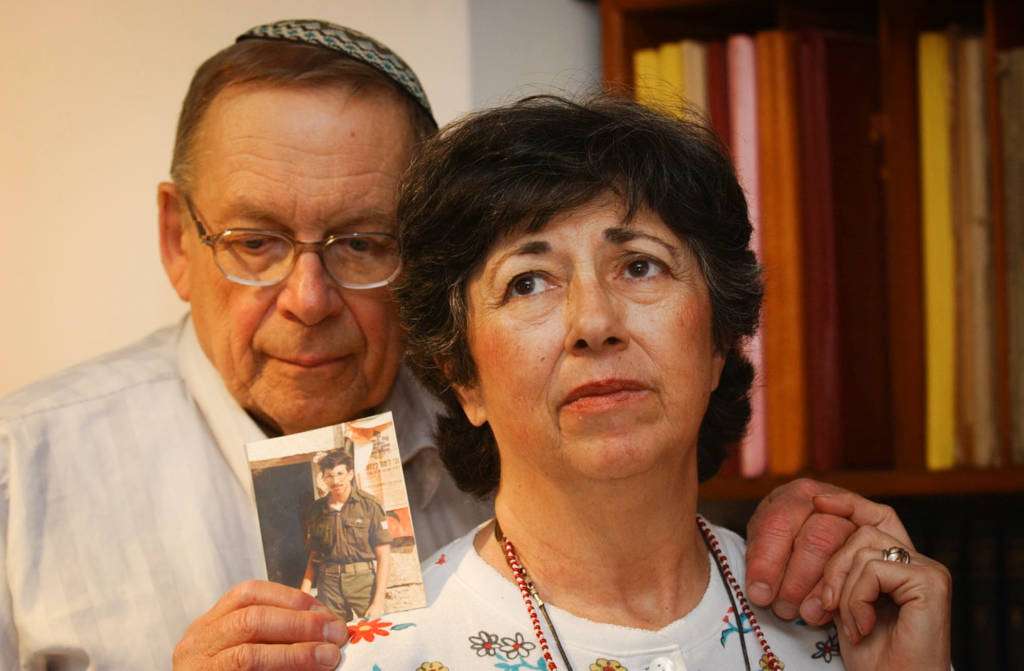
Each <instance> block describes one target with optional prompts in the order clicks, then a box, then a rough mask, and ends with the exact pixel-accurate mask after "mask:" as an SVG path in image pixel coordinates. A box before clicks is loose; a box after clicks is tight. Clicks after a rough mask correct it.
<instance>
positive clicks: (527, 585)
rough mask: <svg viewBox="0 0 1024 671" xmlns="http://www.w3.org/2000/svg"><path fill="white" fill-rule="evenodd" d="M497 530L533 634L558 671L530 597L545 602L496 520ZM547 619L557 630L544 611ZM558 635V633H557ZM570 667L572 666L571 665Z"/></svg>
mask: <svg viewBox="0 0 1024 671" xmlns="http://www.w3.org/2000/svg"><path fill="white" fill-rule="evenodd" d="M495 526H496V532H497V533H498V534H501V536H500V539H501V540H503V541H504V544H505V561H506V562H508V567H509V568H510V569H512V574H513V575H514V576H515V580H516V585H517V586H518V587H519V593H520V594H521V595H522V597H523V603H525V604H526V612H527V613H529V615H530V621H531V622H532V623H533V634H534V636H536V637H537V642H538V643H540V651H541V654H542V655H543V657H544V659H545V660H546V661H547V666H548V669H549V671H556V670H557V669H558V666H557V665H556V664H555V658H554V657H552V656H551V648H550V647H548V639H547V637H545V636H544V630H543V629H541V626H540V618H539V617H537V609H536V608H534V607H533V600H532V599H531V598H530V596H531V594H532V595H533V597H534V598H536V599H537V603H538V604H539V606H540V607H541V608H543V607H544V602H543V601H541V600H540V596H539V595H538V594H537V590H536V589H535V588H534V586H533V582H532V581H530V580H529V578H527V577H526V569H524V568H523V565H522V564H521V563H520V562H519V555H517V554H516V549H515V547H514V546H513V545H512V541H510V540H509V539H508V538H506V537H505V535H504V534H502V533H501V530H500V527H497V521H495ZM544 615H545V619H547V620H548V626H549V627H550V628H551V631H552V633H554V631H555V627H554V625H552V624H551V620H550V619H548V618H547V613H546V612H545V613H544ZM555 636H558V634H555ZM558 647H559V650H560V651H561V647H562V646H561V644H559V646H558ZM561 652H562V659H563V661H565V664H566V666H567V667H568V666H569V660H567V659H565V652H564V651H561ZM569 668H570V669H571V668H572V667H569Z"/></svg>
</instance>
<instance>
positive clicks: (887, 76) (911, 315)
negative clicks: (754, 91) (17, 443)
mask: <svg viewBox="0 0 1024 671" xmlns="http://www.w3.org/2000/svg"><path fill="white" fill-rule="evenodd" d="M600 12H601V25H602V46H603V52H602V58H603V67H604V76H605V78H606V80H607V81H608V82H609V87H610V89H611V90H614V91H629V90H630V88H631V86H632V83H633V72H632V53H633V52H634V51H635V50H636V49H639V48H645V47H654V46H657V45H658V44H660V43H662V42H665V41H668V40H678V39H682V38H695V39H705V40H711V39H723V38H725V37H728V36H729V35H731V34H735V33H754V32H756V31H759V30H764V29H771V28H782V29H785V30H800V29H802V28H827V29H837V30H843V31H849V32H855V33H862V34H870V35H873V36H874V37H875V38H876V40H877V44H878V50H879V59H880V63H881V70H880V71H881V81H880V82H879V83H878V84H879V87H880V92H881V110H880V115H879V117H880V118H879V122H878V131H879V134H880V136H881V146H882V154H883V163H882V166H881V171H882V176H883V181H884V187H883V188H884V212H885V223H884V230H885V242H886V249H887V254H886V262H885V267H886V269H887V272H888V278H887V290H886V295H885V299H884V300H885V301H886V303H887V310H888V315H889V318H888V322H887V326H886V336H887V353H888V357H887V362H888V372H887V376H888V388H887V389H880V390H879V393H884V394H886V395H887V396H888V398H889V411H890V421H889V425H888V427H887V429H886V430H887V435H886V445H887V448H888V450H889V453H890V454H891V456H892V469H891V470H885V471H839V472H830V473H806V474H805V475H808V476H810V477H814V478H817V479H821V480H826V481H829V482H833V483H835V484H837V485H841V486H844V487H847V488H850V489H853V490H855V491H858V492H861V493H863V494H866V495H869V496H874V497H892V496H916V495H933V494H985V493H1005V492H1021V491H1024V468H1022V467H1019V466H1004V467H1002V468H994V469H985V470H982V469H957V470H952V471H927V470H925V412H926V409H925V375H926V368H925V358H924V353H925V349H924V341H925V330H924V329H925V326H924V307H923V306H924V301H923V289H922V272H923V259H922V252H921V216H922V213H921V205H920V198H921V194H920V188H919V179H920V174H919V165H918V160H919V159H918V156H919V154H918V149H919V147H918V129H917V124H918V108H917V51H916V39H917V35H918V34H919V33H920V32H921V31H922V30H941V29H944V28H945V27H946V26H947V25H949V24H952V23H955V24H958V25H961V26H966V27H968V28H972V29H977V30H982V31H984V35H985V52H986V60H987V68H986V79H987V81H986V84H987V88H986V97H987V99H988V102H989V105H988V108H989V110H990V112H989V126H990V130H989V132H990V135H991V136H992V139H993V140H994V141H993V142H992V147H994V148H998V146H999V143H998V141H997V140H998V138H999V124H998V105H996V104H994V103H995V101H996V83H995V75H994V74H993V73H994V62H995V53H996V51H998V50H1001V49H1007V48H1011V47H1016V46H1021V45H1024V2H1020V0H939V1H926V0H833V1H830V2H827V3H823V2H819V1H817V0H600ZM992 153H993V155H992V156H990V159H989V160H990V166H991V174H992V178H993V181H1000V177H1001V174H1002V170H1001V164H1000V156H999V152H998V151H993V152H992ZM994 200H998V198H995V199H994ZM1000 206H1001V204H1000V203H998V202H994V207H995V208H999V207H1000ZM993 214H994V218H995V219H997V220H998V213H997V212H994V213H993ZM1001 235H1002V231H1001V230H1000V229H999V227H998V225H997V227H996V230H995V232H994V240H993V244H994V246H995V249H996V250H1001V249H1003V247H1004V244H1003V238H1002V237H1001ZM995 262H996V265H997V268H996V270H997V273H998V272H1000V270H1001V267H1000V266H1001V264H1003V255H1002V254H999V253H997V254H996V255H995ZM1005 300H1006V297H1005V291H1004V292H1002V294H1001V295H1000V293H999V292H998V291H997V296H996V301H997V314H999V315H1001V319H1002V321H997V324H996V328H997V332H998V333H999V334H1000V336H1001V340H1000V339H999V337H1000V336H997V343H996V346H997V350H998V352H999V364H1000V365H999V366H998V370H1001V371H1003V373H1002V377H1003V379H1002V380H1001V385H1002V386H1003V389H1002V392H1003V393H1001V394H1000V395H999V399H1000V403H1001V405H1000V417H999V419H1000V422H999V423H1000V429H1001V438H1002V443H1003V445H1004V446H1005V447H1004V450H1003V452H1004V454H1003V463H1004V464H1009V463H1011V462H1010V459H1009V451H1008V443H1009V431H1008V426H1009V413H1010V408H1009V404H1008V400H1007V398H1008V394H1007V393H1006V389H1005V387H1006V377H1007V375H1006V372H1005V371H1006V370H1007V365H1006V364H1007V354H1006V352H1007V343H1006V335H1005V333H1006V324H1005V317H1004V316H1005V309H1001V308H1005ZM1000 301H1001V303H1000ZM769 384H770V381H769ZM789 479H791V478H773V477H765V478H761V479H757V480H743V479H740V478H726V477H721V476H719V477H718V478H714V479H712V480H711V481H709V482H708V483H705V484H704V485H702V487H701V495H702V496H703V497H705V498H709V499H729V498H735V499H747V498H755V497H760V496H763V495H764V494H766V493H768V492H769V491H771V489H772V488H773V487H775V486H776V485H778V484H780V483H781V482H783V481H785V480H789Z"/></svg>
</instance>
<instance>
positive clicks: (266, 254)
mask: <svg viewBox="0 0 1024 671" xmlns="http://www.w3.org/2000/svg"><path fill="white" fill-rule="evenodd" d="M185 206H186V207H187V208H188V214H189V216H190V217H192V221H194V222H195V224H196V229H197V231H198V233H199V240H200V241H201V242H202V243H203V244H204V245H206V246H207V247H209V248H210V249H212V250H213V261H214V263H216V264H217V268H218V269H219V270H220V272H221V273H223V275H224V277H226V278H228V279H229V280H231V281H232V282H238V283H239V284H246V285H249V286H253V287H268V286H271V285H274V284H277V283H278V282H280V281H281V280H283V279H284V278H286V277H288V275H289V274H291V272H292V269H293V268H294V267H295V262H296V261H297V260H298V258H299V254H301V253H302V252H305V251H312V252H316V255H317V256H318V257H320V263H322V264H323V266H324V270H325V271H327V275H328V277H330V278H331V279H332V280H334V282H336V283H337V284H339V285H341V286H343V287H345V288H346V289H374V288H376V287H382V286H384V285H386V284H387V283H388V282H390V281H391V280H393V279H395V277H396V276H397V275H398V268H399V258H398V240H397V239H396V238H395V236H393V235H389V234H387V233H341V234H338V235H329V236H327V237H326V238H324V239H323V240H320V241H318V242H301V241H299V240H296V239H295V238H293V237H292V236H291V235H289V234H287V233H282V232H279V231H261V230H258V229H252V228H229V229H227V230H226V231H221V232H220V233H217V234H216V235H213V236H211V235H209V234H208V233H207V232H206V227H205V226H203V222H202V221H200V220H199V217H197V216H196V213H195V209H194V207H193V205H192V200H191V199H190V198H189V197H188V196H185Z"/></svg>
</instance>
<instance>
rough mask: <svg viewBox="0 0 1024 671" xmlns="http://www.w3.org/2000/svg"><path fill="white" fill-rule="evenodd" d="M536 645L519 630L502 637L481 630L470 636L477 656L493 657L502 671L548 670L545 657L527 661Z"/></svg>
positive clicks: (471, 645) (497, 667) (495, 666)
mask: <svg viewBox="0 0 1024 671" xmlns="http://www.w3.org/2000/svg"><path fill="white" fill-rule="evenodd" d="M536 647H537V644H536V643H532V642H530V641H527V640H526V637H525V636H523V634H522V633H518V632H517V633H516V634H514V635H513V636H503V637H502V636H498V634H492V633H489V632H486V631H481V632H480V633H478V634H477V635H476V636H470V637H469V648H470V650H473V651H474V652H476V655H477V657H493V658H494V662H495V663H494V668H496V669H501V671H522V670H523V669H536V670H537V671H547V668H548V665H547V662H545V661H544V658H543V657H538V658H537V661H536V662H528V661H527V658H528V657H529V656H530V652H531V651H532V650H533V649H534V648H536Z"/></svg>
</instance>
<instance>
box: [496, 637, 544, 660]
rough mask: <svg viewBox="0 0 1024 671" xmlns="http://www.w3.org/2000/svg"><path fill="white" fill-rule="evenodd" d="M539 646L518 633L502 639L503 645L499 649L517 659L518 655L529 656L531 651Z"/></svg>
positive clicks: (507, 655)
mask: <svg viewBox="0 0 1024 671" xmlns="http://www.w3.org/2000/svg"><path fill="white" fill-rule="evenodd" d="M535 647H537V646H536V645H535V644H534V643H531V642H529V641H527V640H525V639H524V638H523V635H522V634H521V633H518V632H517V633H516V635H515V636H513V637H511V638H510V637H508V636H506V637H505V638H503V639H501V645H500V646H499V649H500V650H501V652H502V653H504V655H505V656H506V657H508V658H509V659H515V658H516V657H519V656H522V657H524V658H525V657H529V656H530V651H531V650H533V649H534V648H535Z"/></svg>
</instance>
